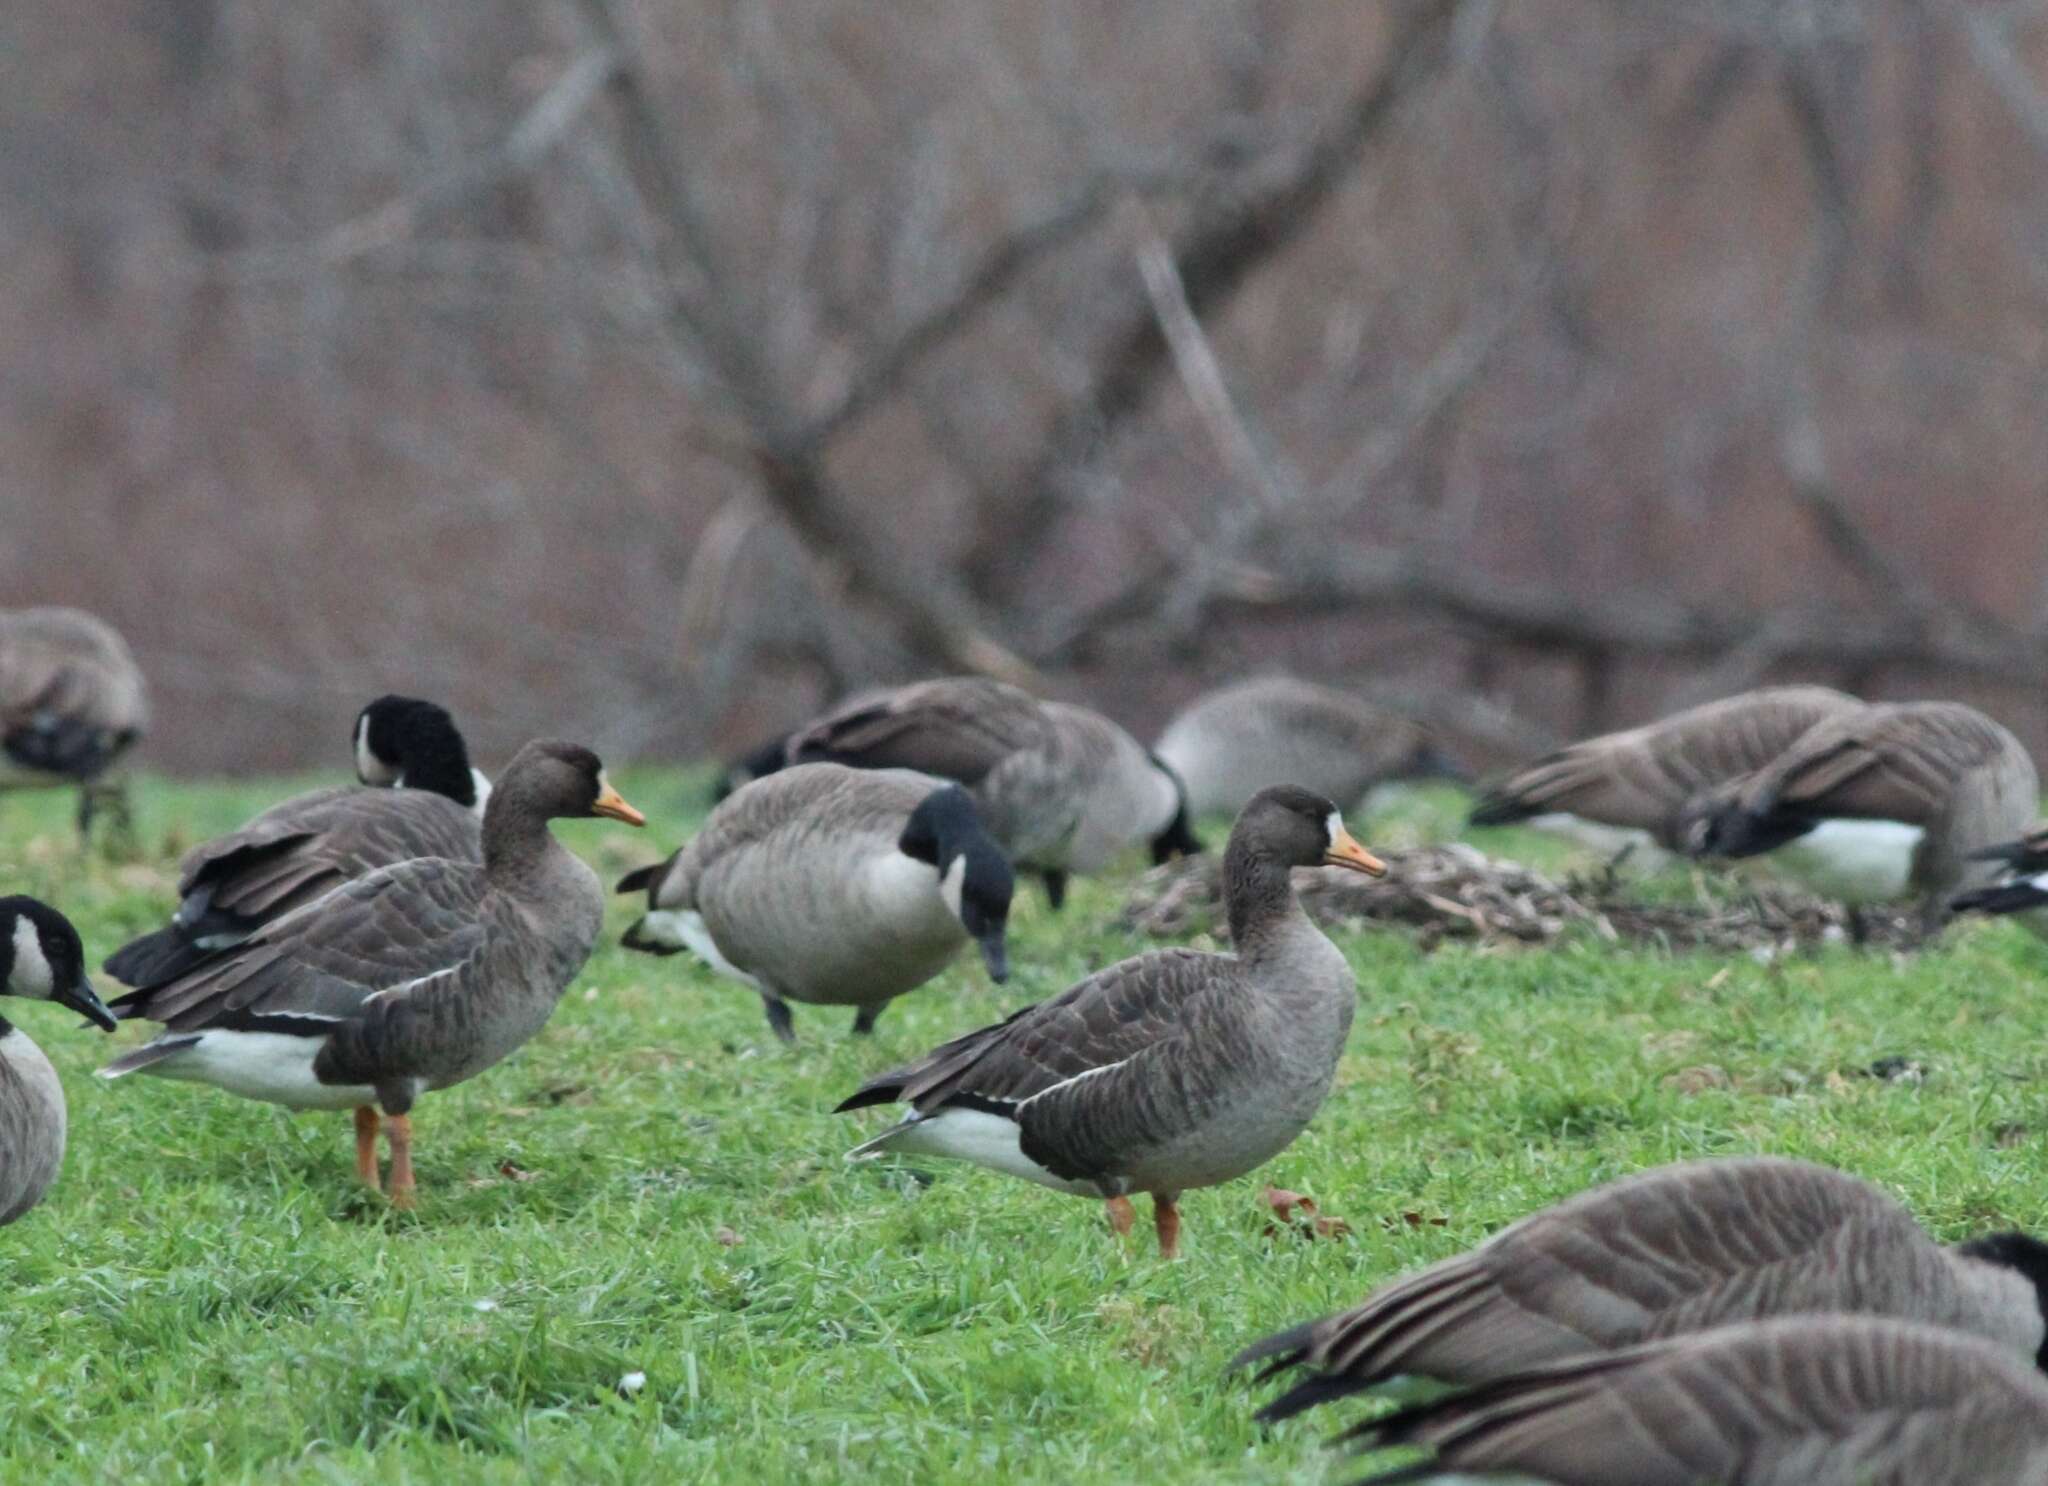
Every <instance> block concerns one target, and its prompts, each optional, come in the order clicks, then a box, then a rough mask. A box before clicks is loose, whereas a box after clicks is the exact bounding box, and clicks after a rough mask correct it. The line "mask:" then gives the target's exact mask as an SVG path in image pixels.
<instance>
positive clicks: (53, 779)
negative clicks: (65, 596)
mask: <svg viewBox="0 0 2048 1486" xmlns="http://www.w3.org/2000/svg"><path fill="white" fill-rule="evenodd" d="M148 726H149V697H148V692H147V689H146V688H145V686H144V685H143V680H142V672H141V670H140V669H139V668H138V667H137V666H136V664H135V657H134V656H133V655H132V654H130V653H129V650H128V642H127V641H125V640H123V639H122V638H121V636H120V635H119V634H118V633H116V632H115V630H114V628H113V626H112V625H110V624H108V623H107V622H106V621H105V620H103V619H100V618H97V617H96V616H94V615H91V614H87V613H85V612H84V611H83V610H80V609H15V610H11V611H9V610H0V755H4V757H0V779H4V782H5V783H6V784H7V785H9V786H12V787H16V788H20V787H25V786H35V785H48V784H76V785H78V786H79V794H78V830H79V834H80V835H83V834H85V833H86V832H87V831H89V830H91V828H92V820H93V815H94V813H95V811H96V810H97V809H98V807H99V805H100V803H101V802H102V800H105V801H106V802H108V803H109V804H111V805H112V806H113V807H114V809H115V812H116V815H117V817H118V819H119V820H120V822H122V823H124V824H125V823H126V821H127V818H128V805H127V797H126V795H125V793H124V792H123V790H122V789H121V788H119V787H118V786H109V785H107V784H105V783H104V782H103V781H102V776H103V775H104V774H105V773H106V771H107V769H108V768H109V767H110V766H111V765H112V764H113V762H114V761H115V760H116V759H118V758H119V757H120V756H121V755H122V754H123V753H125V752H126V751H127V750H128V748H129V747H130V745H132V744H133V743H134V742H135V740H136V739H137V738H140V737H141V736H142V734H143V730H144V729H146V728H147V727H148Z"/></svg>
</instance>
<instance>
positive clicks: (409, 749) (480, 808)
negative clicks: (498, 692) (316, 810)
mask: <svg viewBox="0 0 2048 1486" xmlns="http://www.w3.org/2000/svg"><path fill="white" fill-rule="evenodd" d="M355 754H356V778H357V779H359V780H360V781H362V782H363V783H364V784H367V785H370V786H373V787H377V788H384V789H425V790H432V791H433V792H434V793H435V794H437V795H446V796H447V797H448V798H449V799H451V800H453V801H454V802H455V803H456V804H458V805H466V806H468V807H469V808H470V809H472V810H474V811H475V812H476V813H477V816H478V818H479V819H481V818H482V816H483V813H484V806H485V804H486V802H488V801H489V799H490V796H491V782H490V780H488V779H486V778H485V777H484V775H483V772H482V771H481V770H479V769H476V768H474V767H472V766H471V764H470V762H469V745H468V744H467V743H466V742H464V741H463V737H462V731H461V729H459V728H458V727H456V726H455V719H454V718H453V717H451V716H449V715H448V709H447V708H445V707H441V706H437V705H436V704H434V703H433V702H424V701H421V700H420V699H419V698H417V697H400V696H381V697H379V698H377V700H376V701H374V702H372V703H370V705H369V706H367V707H365V708H363V710H362V711H361V712H359V713H358V714H357V715H356V728H355Z"/></svg>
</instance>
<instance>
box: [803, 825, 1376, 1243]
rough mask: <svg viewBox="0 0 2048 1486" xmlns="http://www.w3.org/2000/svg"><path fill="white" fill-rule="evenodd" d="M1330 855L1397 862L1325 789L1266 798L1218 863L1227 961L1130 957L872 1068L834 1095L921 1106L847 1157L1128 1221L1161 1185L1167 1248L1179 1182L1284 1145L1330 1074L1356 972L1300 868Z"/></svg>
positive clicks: (1348, 860) (1203, 956) (1121, 1223)
mask: <svg viewBox="0 0 2048 1486" xmlns="http://www.w3.org/2000/svg"><path fill="white" fill-rule="evenodd" d="M1318 863H1328V864H1331V865H1335V866H1341V867H1349V868H1353V869H1355V870H1357V871H1362V872H1368V873H1371V874H1372V875H1373V876H1379V875H1380V874H1382V873H1384V872H1385V871H1386V868H1385V867H1384V866H1383V865H1382V864H1381V863H1380V861H1379V860H1378V859H1377V858H1376V857H1374V856H1373V855H1372V854H1371V853H1369V852H1368V851H1366V849H1365V848H1364V847H1362V846H1360V845H1359V844H1358V843H1357V842H1356V841H1354V840H1352V839H1351V836H1350V834H1349V833H1348V832H1347V831H1345V829H1344V823H1343V821H1342V820H1341V819H1340V818H1339V816H1338V813H1337V807H1336V806H1334V805H1332V804H1331V803H1330V802H1329V801H1328V800H1327V799H1325V798H1323V797H1322V796H1320V795H1316V794H1312V793H1310V792H1309V791H1307V790H1304V789H1296V788H1294V787H1292V786H1282V787H1280V788H1278V789H1268V790H1262V791H1260V792H1259V794H1258V795H1257V796H1256V797H1255V798H1254V799H1253V800H1252V802H1251V803H1250V804H1249V805H1247V806H1245V808H1244V812H1243V813H1242V814H1241V815H1239V816H1238V818H1237V824H1236V826H1235V827H1234V828H1233V829H1232V830H1231V833H1230V844H1229V846H1228V847H1227V848H1226V849H1225V852H1224V857H1223V884H1224V903H1225V906H1226V908H1227V910H1228V912H1229V917H1230V938H1231V943H1232V944H1233V945H1234V946H1235V948H1236V953H1235V954H1227V955H1226V954H1209V953H1203V952H1201V951H1197V950H1191V949H1163V950H1153V951H1151V952H1149V953H1146V954H1141V955H1137V956H1135V957H1133V958H1131V959H1128V960H1124V961H1122V962H1121V963H1119V964H1116V965H1112V966H1110V967H1109V968H1108V969H1106V970H1101V971H1098V972H1097V973H1096V974H1094V975H1091V976H1089V977H1088V978H1087V979H1086V980H1084V981H1082V982H1080V983H1079V984H1078V985H1076V986H1073V987H1072V988H1071V989H1069V990H1067V991H1066V992H1065V993H1063V994H1061V995H1059V996H1056V997H1054V998H1053V999H1052V1000H1050V1001H1043V1002H1040V1003H1039V1004H1038V1005H1036V1006H1030V1007H1026V1008H1025V1009H1024V1010H1022V1011H1020V1012H1018V1013H1017V1014H1016V1015H1014V1016H1012V1017H1010V1018H1009V1020H1007V1021H1004V1022H999V1023H997V1024H996V1025H994V1026H991V1027H984V1028H982V1029H981V1030H980V1031H978V1032H970V1033H968V1034H967V1035H966V1036H965V1037H960V1038H956V1039H954V1040H953V1041H951V1042H949V1043H947V1044H945V1045H944V1046H943V1047H941V1048H939V1049H937V1050H936V1051H934V1052H932V1053H930V1054H928V1055H927V1056H925V1057H923V1058H920V1059H919V1060H918V1061H917V1062H915V1063H912V1064H910V1065H909V1066H908V1067H905V1068H899V1069H896V1070H895V1071H893V1072H890V1073H885V1074H883V1075H882V1076H881V1077H879V1078H875V1079H870V1080H869V1081H868V1082H867V1083H866V1084H864V1085H862V1086H861V1088H860V1090H859V1091H858V1092H857V1093H855V1094H854V1095H853V1097H851V1098H850V1099H848V1100H846V1101H845V1102H844V1103H843V1104H841V1105H840V1106H839V1108H840V1109H841V1110H851V1109H861V1108H864V1107H866V1106H868V1105H872V1104H888V1103H895V1102H899V1101H900V1102H902V1103H905V1104H908V1105H910V1107H911V1113H910V1114H909V1115H908V1116H907V1117H905V1118H904V1120H903V1121H902V1122H901V1123H899V1124H897V1125H894V1126H892V1127H891V1128H890V1129H888V1130H886V1131H884V1132H882V1133H881V1134H880V1135H878V1136H876V1137H875V1138H874V1139H872V1140H869V1141H867V1142H866V1143H864V1144H863V1145H861V1146H859V1147H858V1148H856V1149H855V1150H854V1151H853V1152H852V1153H851V1156H852V1157H861V1156H867V1155H873V1154H877V1153H879V1152H882V1151H900V1152H903V1153H905V1154H908V1155H931V1156H956V1157H959V1158H960V1159H962V1160H966V1161H972V1162H975V1163H976V1164H977V1165H981V1166H986V1167H989V1168H990V1169H992V1170H995V1171H1001V1172H1006V1173H1008V1174H1009V1175H1011V1176H1019V1177H1023V1178H1025V1179H1026V1180H1029V1181H1034V1182H1037V1183H1039V1184H1040V1185H1042V1186H1047V1187H1051V1188H1053V1189H1054V1190H1055V1191H1060V1192H1070V1193H1073V1194H1075V1195H1077V1196H1083V1197H1096V1198H1102V1199H1105V1200H1107V1201H1108V1202H1109V1203H1110V1204H1111V1207H1110V1220H1111V1222H1112V1224H1113V1225H1114V1226H1115V1227H1116V1228H1117V1229H1118V1231H1119V1232H1123V1231H1127V1230H1128V1229H1129V1227H1130V1223H1131V1208H1130V1197H1131V1195H1132V1194H1134V1193H1139V1192H1144V1193H1149V1194H1150V1195H1151V1197H1152V1202H1153V1217H1154V1221H1155V1223H1156V1225H1157V1228H1158V1234H1159V1248H1160V1252H1161V1253H1162V1254H1164V1255H1166V1256H1167V1257H1169V1258H1170V1257H1172V1256H1173V1254H1174V1253H1175V1252H1176V1250H1177V1247H1178V1243H1179V1235H1180V1214H1179V1209H1178V1208H1177V1207H1176V1203H1177V1202H1178V1200H1179V1198H1180V1195H1181V1193H1183V1192H1185V1191H1189V1190H1191V1189H1193V1188H1196V1187H1213V1186H1215V1185H1217V1184H1218V1183H1221V1182H1227V1181H1230V1180H1231V1179H1232V1178H1234V1177H1238V1176H1242V1175H1244V1174H1245V1173H1246V1172H1248V1171H1251V1170H1253V1169H1254V1168H1256V1167H1259V1166H1262V1165H1264V1164H1265V1163H1266V1162H1267V1161H1268V1160H1270V1159H1272V1158H1273V1157H1274V1156H1276V1155H1278V1154H1279V1153H1280V1152H1281V1151H1283V1150H1285V1149H1286V1148H1287V1146H1288V1145H1289V1144H1291V1143H1292V1142H1293V1140H1294V1138H1295V1137H1296V1136H1297V1135H1299V1134H1300V1133H1301V1132H1302V1130H1303V1129H1304V1128H1305V1127H1306V1126H1307V1124H1308V1122H1309V1120H1310V1118H1311V1117H1313V1116H1314V1114H1315V1112H1316V1110H1317V1109H1318V1108H1320V1107H1321V1105H1322V1102H1323V1099H1324V1097H1325V1096H1326V1095H1328V1093H1329V1092H1330V1084H1331V1081H1332V1079H1334V1078H1335V1076H1336V1071H1337V1059H1338V1057H1339V1055H1340V1054H1341V1053H1342V1052H1343V1049H1344V1039H1345V1037H1346V1036H1347V1035H1348V1034H1349V1032H1350V1030H1351V1016H1352V1012H1353V1010H1354V1009H1355V1006H1356V1002H1357V995H1358V992H1357V985H1356V982H1355V981H1354V980H1353V978H1352V974H1351V967H1350V966H1349V965H1348V964H1347V963H1345V960H1344V956H1343V955H1342V954H1341V953H1340V952H1339V951H1338V949H1337V947H1336V946H1335V945H1334V944H1332V943H1330V941H1329V940H1328V939H1327V938H1325V937H1324V935H1323V932H1322V930H1320V929H1318V928H1317V927H1316V926H1315V925H1314V924H1313V923H1312V922H1310V920H1309V917H1308V915H1307V914H1305V913H1304V912H1302V908H1301V904H1300V903H1299V902H1298V901H1297V900H1296V899H1295V896H1294V888H1293V886H1292V884H1291V883H1290V882H1289V880H1288V873H1289V871H1290V869H1292V868H1294V867H1306V866H1314V865H1316V864H1318Z"/></svg>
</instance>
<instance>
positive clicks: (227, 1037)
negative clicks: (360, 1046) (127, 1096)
mask: <svg viewBox="0 0 2048 1486" xmlns="http://www.w3.org/2000/svg"><path fill="white" fill-rule="evenodd" d="M326 1043H327V1039H326V1038H324V1037H295V1036H292V1035H291V1034H290V1033H286V1032H227V1031H222V1030H219V1029H215V1030H214V1031H210V1032H206V1033H204V1034H202V1035H201V1036H200V1039H199V1040H198V1041H197V1042H195V1043H193V1044H192V1046H190V1047H188V1048H185V1049H184V1050H182V1051H180V1052H175V1053H172V1054H171V1055H170V1056H169V1057H167V1058H165V1059H164V1060H163V1061H162V1062H160V1063H151V1064H150V1065H149V1066H148V1067H146V1068H140V1069H137V1070H136V1071H137V1072H139V1073H150V1074H154V1075H156V1076H157V1077H158V1078H175V1079H178V1080H180V1081H182V1082H185V1083H198V1084H212V1085H213V1086H214V1087H215V1088H217V1089H226V1090H227V1091H228V1092H229V1093H230V1094H239V1095H241V1096H242V1097H243V1098H244V1099H261V1100H263V1101H264V1102H266V1103H269V1104H282V1105H284V1106H285V1107H286V1108H287V1109H354V1108H356V1107H357V1106H358V1105H363V1104H375V1103H376V1102H377V1094H376V1091H375V1090H374V1089H371V1088H369V1087H367V1086H365V1085H357V1086H354V1087H348V1086H344V1085H340V1084H323V1083H321V1082H320V1080H319V1079H317V1078H315V1077H313V1059H314V1058H316V1057H318V1056H319V1054H320V1049H321V1048H322V1047H324V1046H326Z"/></svg>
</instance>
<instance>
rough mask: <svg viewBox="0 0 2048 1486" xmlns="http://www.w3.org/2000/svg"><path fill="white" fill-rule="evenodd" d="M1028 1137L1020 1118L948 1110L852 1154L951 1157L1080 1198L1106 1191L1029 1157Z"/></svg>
mask: <svg viewBox="0 0 2048 1486" xmlns="http://www.w3.org/2000/svg"><path fill="white" fill-rule="evenodd" d="M1023 1135H1024V1132H1023V1130H1022V1129H1021V1128H1020V1127H1019V1126H1018V1124H1017V1122H1016V1121H1015V1120H1013V1119H1009V1118H1007V1117H1005V1116H1003V1115H998V1114H990V1113H989V1112H988V1111H986V1110H981V1109H942V1110H940V1111H939V1112H938V1113H937V1114H933V1115H912V1116H911V1117H910V1118H909V1119H907V1120H905V1121H904V1122H903V1123H902V1124H900V1125H895V1126H892V1127H891V1128H889V1129H887V1130H884V1131H883V1132H882V1133H881V1134H880V1135H878V1136H876V1137H875V1138H874V1139H873V1140H870V1141H866V1142H864V1143H862V1144H860V1145H858V1146H855V1147H854V1148H853V1149H852V1150H850V1151H848V1152H847V1153H846V1157H847V1159H848V1160H849V1161H853V1160H859V1159H860V1158H862V1157H865V1156H874V1155H879V1154H881V1152H883V1151H899V1152H901V1153H902V1154H904V1155H907V1156H950V1157H952V1158H953V1159H955V1160H959V1161H971V1162H973V1163H974V1164H975V1165H976V1166H986V1167H987V1168H988V1169H989V1170H990V1171H1000V1172H1002V1173H1003V1174H1004V1175H1006V1176H1020V1177H1022V1178H1024V1180H1025V1181H1027V1182H1036V1183H1038V1185H1039V1186H1041V1187H1051V1188H1052V1189H1053V1190H1054V1191H1055V1192H1071V1193H1073V1194H1074V1195H1075V1196H1077V1197H1099V1196H1100V1195H1101V1193H1100V1192H1099V1191H1098V1190H1097V1189H1096V1186H1095V1184H1094V1183H1093V1182H1070V1181H1067V1180H1066V1179H1065V1178H1063V1177H1057V1176H1054V1175H1053V1174H1052V1173H1051V1172H1050V1171H1047V1170H1046V1169H1045V1168H1044V1167H1043V1166H1040V1165H1039V1164H1038V1163H1037V1162H1036V1161H1034V1160H1032V1159H1031V1158H1030V1157H1029V1156H1027V1155H1025V1154H1024V1149H1023V1144H1022V1141H1023Z"/></svg>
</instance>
